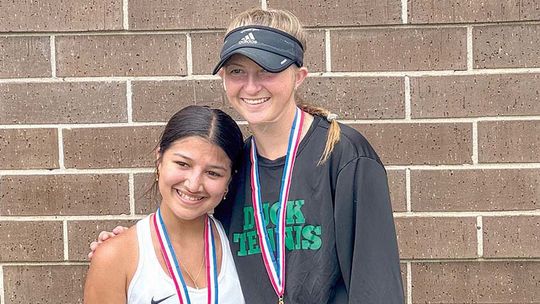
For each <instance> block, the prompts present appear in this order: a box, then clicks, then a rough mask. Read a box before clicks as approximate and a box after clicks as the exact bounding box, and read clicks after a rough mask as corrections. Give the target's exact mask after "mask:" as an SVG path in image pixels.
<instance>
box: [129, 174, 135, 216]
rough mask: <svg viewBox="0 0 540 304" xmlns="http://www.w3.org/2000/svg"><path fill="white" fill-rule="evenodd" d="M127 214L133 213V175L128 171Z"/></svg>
mask: <svg viewBox="0 0 540 304" xmlns="http://www.w3.org/2000/svg"><path fill="white" fill-rule="evenodd" d="M128 184H129V214H130V215H132V216H133V215H135V177H134V175H133V173H129V183H128Z"/></svg>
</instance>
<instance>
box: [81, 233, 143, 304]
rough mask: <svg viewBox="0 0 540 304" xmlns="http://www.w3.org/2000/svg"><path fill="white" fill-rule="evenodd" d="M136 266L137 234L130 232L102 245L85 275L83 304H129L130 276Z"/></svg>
mask: <svg viewBox="0 0 540 304" xmlns="http://www.w3.org/2000/svg"><path fill="white" fill-rule="evenodd" d="M130 234H134V236H133V235H130ZM133 239H135V242H134V241H133ZM136 263H137V242H136V232H135V231H127V232H125V233H124V235H122V236H118V237H115V238H114V239H111V240H109V241H108V242H106V243H103V244H101V246H99V248H97V249H96V252H95V253H94V255H93V257H92V262H91V263H90V268H89V270H88V274H87V276H86V283H85V286H84V303H85V304H94V303H96V304H97V303H126V302H127V286H128V284H129V282H128V280H129V273H130V271H131V269H132V268H133V265H136Z"/></svg>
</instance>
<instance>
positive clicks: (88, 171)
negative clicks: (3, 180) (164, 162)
mask: <svg viewBox="0 0 540 304" xmlns="http://www.w3.org/2000/svg"><path fill="white" fill-rule="evenodd" d="M152 172H153V169H152V168H151V167H147V168H116V169H72V168H69V169H53V170H49V169H31V170H0V175H6V176H13V175H21V176H24V175H93V174H129V173H152Z"/></svg>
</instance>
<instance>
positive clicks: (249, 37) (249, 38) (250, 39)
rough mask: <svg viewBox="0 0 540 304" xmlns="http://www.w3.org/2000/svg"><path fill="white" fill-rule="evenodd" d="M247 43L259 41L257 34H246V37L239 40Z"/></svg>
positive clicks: (241, 42)
mask: <svg viewBox="0 0 540 304" xmlns="http://www.w3.org/2000/svg"><path fill="white" fill-rule="evenodd" d="M246 43H249V44H253V43H257V39H255V36H253V33H249V34H247V35H245V36H244V38H242V39H240V41H238V44H246Z"/></svg>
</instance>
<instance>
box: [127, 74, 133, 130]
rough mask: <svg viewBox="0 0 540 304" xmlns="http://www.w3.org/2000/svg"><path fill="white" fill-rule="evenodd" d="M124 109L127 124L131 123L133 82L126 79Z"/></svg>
mask: <svg viewBox="0 0 540 304" xmlns="http://www.w3.org/2000/svg"><path fill="white" fill-rule="evenodd" d="M126 111H127V122H128V124H132V123H133V84H132V82H131V80H127V81H126Z"/></svg>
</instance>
